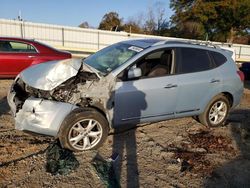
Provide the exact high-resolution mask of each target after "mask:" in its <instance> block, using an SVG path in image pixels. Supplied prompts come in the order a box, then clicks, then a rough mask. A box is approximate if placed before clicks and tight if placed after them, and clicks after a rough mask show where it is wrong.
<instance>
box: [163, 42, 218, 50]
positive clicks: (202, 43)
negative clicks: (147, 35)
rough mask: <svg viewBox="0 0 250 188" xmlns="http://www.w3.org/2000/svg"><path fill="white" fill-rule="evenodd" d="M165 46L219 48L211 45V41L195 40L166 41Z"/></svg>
mask: <svg viewBox="0 0 250 188" xmlns="http://www.w3.org/2000/svg"><path fill="white" fill-rule="evenodd" d="M165 44H194V45H204V46H210V47H213V48H220V46H218V45H216V44H213V43H212V42H211V41H195V40H167V41H165Z"/></svg>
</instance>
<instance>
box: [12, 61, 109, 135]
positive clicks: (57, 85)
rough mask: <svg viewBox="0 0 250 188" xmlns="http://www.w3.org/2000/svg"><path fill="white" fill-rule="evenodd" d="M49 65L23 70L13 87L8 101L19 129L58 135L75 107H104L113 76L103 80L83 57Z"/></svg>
mask: <svg viewBox="0 0 250 188" xmlns="http://www.w3.org/2000/svg"><path fill="white" fill-rule="evenodd" d="M46 64H47V63H45V64H42V65H36V66H34V67H30V68H29V69H27V70H25V71H23V72H22V73H21V74H20V75H19V76H18V77H17V78H16V79H15V81H14V83H13V85H12V86H11V88H10V91H9V93H8V103H9V106H10V108H11V111H12V114H13V116H14V118H15V127H16V129H19V130H23V131H31V132H35V133H39V134H44V135H50V136H57V134H58V131H59V129H60V126H61V124H62V122H63V120H64V119H65V117H66V116H67V115H68V114H69V113H70V112H71V111H72V110H74V109H76V108H81V107H89V106H94V107H96V108H99V109H103V110H105V108H106V104H107V101H108V99H109V92H110V87H108V85H109V83H110V82H109V81H108V80H112V79H109V78H104V79H101V78H100V77H99V76H98V74H97V73H95V72H93V71H92V70H91V69H89V68H88V67H86V65H84V64H83V63H82V61H80V60H70V61H69V60H68V61H65V60H63V61H59V62H51V63H48V64H47V65H46ZM62 74H63V75H62ZM62 78H63V79H62Z"/></svg>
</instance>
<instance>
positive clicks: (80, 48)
mask: <svg viewBox="0 0 250 188" xmlns="http://www.w3.org/2000/svg"><path fill="white" fill-rule="evenodd" d="M0 36H10V37H22V38H31V39H36V40H38V41H42V42H45V43H47V44H49V45H51V46H54V47H57V48H60V49H65V50H70V51H74V52H87V53H92V52H95V51H97V50H99V49H101V48H103V47H105V46H108V45H110V44H113V43H115V42H119V41H122V40H126V39H129V38H161V39H176V40H183V39H179V38H172V37H159V36H152V35H140V34H133V33H131V34H129V33H126V32H112V31H102V30H97V29H83V28H78V27H67V26H58V25H51V24H40V23H32V22H26V21H17V20H7V19H0ZM185 40H186V39H185ZM216 44H218V45H220V46H228V44H226V43H216ZM232 48H234V49H235V51H236V59H237V60H238V61H250V46H249V45H239V44H233V45H232Z"/></svg>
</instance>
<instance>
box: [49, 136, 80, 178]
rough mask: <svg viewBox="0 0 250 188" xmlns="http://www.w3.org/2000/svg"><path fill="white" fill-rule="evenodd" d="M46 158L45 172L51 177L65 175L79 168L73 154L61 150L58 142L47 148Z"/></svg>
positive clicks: (66, 150)
mask: <svg viewBox="0 0 250 188" xmlns="http://www.w3.org/2000/svg"><path fill="white" fill-rule="evenodd" d="M46 157H47V164H46V170H47V172H50V173H51V174H53V175H56V174H61V175H66V174H68V173H69V172H70V171H71V170H75V169H76V168H78V167H79V162H78V161H77V159H76V157H75V155H74V153H73V152H72V151H70V150H68V149H63V148H62V147H61V145H60V143H59V141H58V140H56V141H55V142H54V143H52V144H51V145H50V146H49V147H48V149H47V153H46Z"/></svg>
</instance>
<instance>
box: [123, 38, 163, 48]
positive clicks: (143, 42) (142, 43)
mask: <svg viewBox="0 0 250 188" xmlns="http://www.w3.org/2000/svg"><path fill="white" fill-rule="evenodd" d="M163 41H164V40H161V39H154V38H149V39H132V40H126V41H123V42H122V43H125V44H129V45H134V46H138V47H141V48H148V47H150V46H153V45H154V44H157V43H159V42H163Z"/></svg>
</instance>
